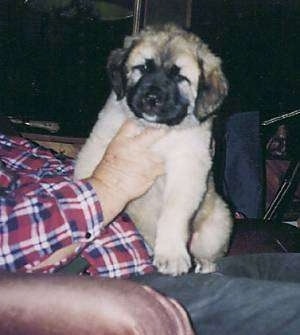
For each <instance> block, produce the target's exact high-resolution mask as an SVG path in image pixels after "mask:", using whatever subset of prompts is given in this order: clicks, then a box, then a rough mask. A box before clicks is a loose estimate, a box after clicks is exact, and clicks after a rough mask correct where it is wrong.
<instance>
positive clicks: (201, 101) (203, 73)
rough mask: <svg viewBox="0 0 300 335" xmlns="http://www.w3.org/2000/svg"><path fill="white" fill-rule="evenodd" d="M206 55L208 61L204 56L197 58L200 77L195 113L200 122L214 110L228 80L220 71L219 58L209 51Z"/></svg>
mask: <svg viewBox="0 0 300 335" xmlns="http://www.w3.org/2000/svg"><path fill="white" fill-rule="evenodd" d="M209 53H210V52H209ZM208 56H209V61H208V62H206V59H205V58H204V59H200V60H199V66H200V77H199V84H198V94H197V98H196V103H195V114H196V116H197V118H198V120H199V121H200V122H201V121H205V120H206V119H207V118H209V117H210V116H212V115H213V114H214V113H215V112H216V110H217V108H218V107H219V106H220V105H221V103H222V102H223V100H224V98H225V97H226V95H227V93H228V82H227V80H226V78H225V76H224V74H223V72H222V69H221V62H220V60H219V58H217V57H215V56H214V55H213V54H211V53H210V54H207V55H206V58H207V57H208Z"/></svg>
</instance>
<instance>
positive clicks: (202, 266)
mask: <svg viewBox="0 0 300 335" xmlns="http://www.w3.org/2000/svg"><path fill="white" fill-rule="evenodd" d="M196 263H197V265H196V267H195V273H211V272H216V270H217V265H216V263H213V262H210V261H208V260H203V259H202V260H201V261H197V262H196Z"/></svg>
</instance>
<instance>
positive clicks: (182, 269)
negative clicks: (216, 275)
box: [154, 247, 191, 276]
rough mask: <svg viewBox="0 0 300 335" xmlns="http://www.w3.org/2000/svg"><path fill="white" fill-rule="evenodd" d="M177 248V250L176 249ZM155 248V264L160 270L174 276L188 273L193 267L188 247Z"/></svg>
mask: <svg viewBox="0 0 300 335" xmlns="http://www.w3.org/2000/svg"><path fill="white" fill-rule="evenodd" d="M176 249H177V250H176ZM176 249H175V248H174V249H173V248H168V249H166V247H164V248H159V247H156V248H155V252H154V265H155V266H156V267H157V269H158V271H159V272H161V273H164V274H169V275H172V276H178V275H181V274H183V273H187V272H188V271H189V269H190V267H191V257H190V255H189V254H188V252H187V250H186V248H184V247H182V248H180V249H179V248H178V247H177V248H176Z"/></svg>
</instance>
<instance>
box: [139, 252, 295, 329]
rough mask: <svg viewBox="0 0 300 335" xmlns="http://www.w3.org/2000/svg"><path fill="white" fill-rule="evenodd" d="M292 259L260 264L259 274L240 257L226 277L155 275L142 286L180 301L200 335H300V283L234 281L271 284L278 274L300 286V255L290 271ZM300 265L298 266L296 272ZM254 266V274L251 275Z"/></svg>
mask: <svg viewBox="0 0 300 335" xmlns="http://www.w3.org/2000/svg"><path fill="white" fill-rule="evenodd" d="M273 256H274V260H273V259H272V257H273ZM288 257H289V256H287V258H288ZM250 258H251V257H250ZM258 258H259V257H258ZM287 258H286V259H283V258H282V259H281V260H280V257H279V258H278V257H277V254H274V255H269V256H268V257H266V258H265V259H264V261H258V264H259V265H258V268H260V270H257V272H255V270H254V269H255V267H256V266H255V264H256V262H255V258H252V259H250V260H249V259H247V258H240V257H239V256H235V257H231V259H229V258H228V261H227V263H226V262H223V261H221V262H220V272H217V273H213V274H207V275H201V274H192V273H191V274H187V275H183V276H179V277H171V276H163V275H159V274H152V275H146V276H141V277H137V278H136V280H137V281H138V282H140V283H143V284H147V285H149V286H150V287H152V288H154V289H156V290H158V291H159V292H161V293H163V294H166V295H167V296H170V297H173V298H175V299H177V300H178V301H179V302H180V303H181V304H182V305H183V306H184V308H185V309H186V310H187V312H188V313H189V315H190V317H191V320H192V323H193V326H194V328H195V330H196V332H197V333H199V334H230V335H234V334H238V335H240V334H243V335H248V334H249V335H250V334H251V335H252V334H253V333H255V334H256V335H266V334H272V335H277V334H278V335H279V334H280V335H282V334H283V335H284V334H287V335H296V334H297V335H298V334H299V329H300V318H299V310H300V283H292V282H281V281H271V280H259V279H253V278H246V277H233V276H232V275H244V276H246V275H248V276H251V277H257V278H265V279H266V278H268V279H271V275H270V274H271V273H273V271H274V272H276V271H277V273H281V275H280V276H279V277H280V279H281V280H283V279H284V278H285V275H286V277H287V279H293V280H295V281H296V278H297V275H296V273H299V263H300V262H299V261H300V255H299V254H298V256H297V255H291V262H290V264H291V265H290V266H286V263H285V261H287V262H288V263H289V260H288V259H287ZM297 259H298V266H297V267H295V268H294V267H293V264H295V263H296V261H297ZM224 260H225V259H224ZM248 261H249V263H248ZM244 262H245V264H244ZM234 264H236V265H235V266H234ZM247 264H248V265H247ZM263 264H264V265H265V266H264V267H262V265H263ZM248 266H249V268H250V269H252V268H253V269H252V270H249V272H246V270H245V269H247V267H248ZM273 267H274V268H273ZM284 269H285V270H286V271H287V272H285V271H284ZM288 272H293V273H294V274H293V275H290V274H289V273H288ZM224 273H226V275H225V274H224ZM229 274H232V275H229Z"/></svg>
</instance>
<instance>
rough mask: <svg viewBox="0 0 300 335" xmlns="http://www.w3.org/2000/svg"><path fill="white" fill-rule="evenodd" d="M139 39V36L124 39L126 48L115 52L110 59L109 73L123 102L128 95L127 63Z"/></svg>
mask: <svg viewBox="0 0 300 335" xmlns="http://www.w3.org/2000/svg"><path fill="white" fill-rule="evenodd" d="M138 39H139V37H138V36H126V37H125V39H124V48H122V49H121V48H120V49H116V50H113V51H112V52H111V53H110V55H109V57H108V61H107V66H106V68H107V73H108V77H109V79H110V81H111V84H112V88H113V90H114V91H115V92H116V94H117V99H118V100H121V99H122V98H123V97H124V96H125V93H126V85H127V78H126V68H125V63H126V61H127V58H128V56H129V54H130V52H131V50H132V49H133V47H134V46H135V45H136V43H137V41H138Z"/></svg>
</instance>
